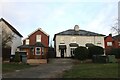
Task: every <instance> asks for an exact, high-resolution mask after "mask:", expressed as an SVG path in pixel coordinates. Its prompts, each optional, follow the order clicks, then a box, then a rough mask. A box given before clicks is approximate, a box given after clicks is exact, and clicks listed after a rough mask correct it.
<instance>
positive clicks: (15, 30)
mask: <svg viewBox="0 0 120 80" xmlns="http://www.w3.org/2000/svg"><path fill="white" fill-rule="evenodd" d="M1 21H3V22H5V24H6V25H8V27H9V28H10V29H11V30H12V31H13V32H14V33H16V34H17V35H19V36H20V37H23V36H22V35H21V34H20V33H19V32H18V31H17V29H15V28H14V27H13V26H12V25H11V24H10V23H8V22H7V21H6V20H5V19H3V18H1V19H0V22H1Z"/></svg>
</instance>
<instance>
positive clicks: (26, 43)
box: [18, 28, 49, 63]
mask: <svg viewBox="0 0 120 80" xmlns="http://www.w3.org/2000/svg"><path fill="white" fill-rule="evenodd" d="M48 47H49V35H48V34H47V33H46V32H44V31H43V30H42V29H41V28H38V29H37V30H35V31H34V32H32V33H31V34H30V35H28V37H27V38H25V39H24V40H23V45H21V46H19V47H18V48H19V49H20V51H25V52H27V59H46V58H47V53H48ZM33 63H34V61H33ZM38 63H39V62H38Z"/></svg>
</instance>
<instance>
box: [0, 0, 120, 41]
mask: <svg viewBox="0 0 120 80" xmlns="http://www.w3.org/2000/svg"><path fill="white" fill-rule="evenodd" d="M118 1H119V0H64V1H62V0H21V1H18V0H4V1H1V2H0V17H3V18H4V19H5V20H6V21H8V22H9V23H10V24H11V25H13V27H15V28H16V29H17V30H18V31H19V32H20V33H21V34H22V35H23V36H24V37H23V39H24V38H26V37H27V36H28V35H29V34H30V33H31V32H33V31H34V30H36V29H38V28H42V30H44V31H45V32H46V33H48V34H49V35H50V41H51V40H52V39H53V36H54V34H56V33H58V32H61V31H65V30H67V29H73V28H74V25H76V24H77V25H79V27H80V29H83V30H87V31H92V32H97V33H100V34H104V35H108V34H109V33H111V26H113V25H114V24H115V23H116V21H117V19H118Z"/></svg>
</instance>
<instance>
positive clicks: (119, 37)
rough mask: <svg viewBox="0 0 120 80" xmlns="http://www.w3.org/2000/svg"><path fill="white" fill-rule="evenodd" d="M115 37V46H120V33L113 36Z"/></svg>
mask: <svg viewBox="0 0 120 80" xmlns="http://www.w3.org/2000/svg"><path fill="white" fill-rule="evenodd" d="M113 39H114V48H120V34H119V35H116V36H113Z"/></svg>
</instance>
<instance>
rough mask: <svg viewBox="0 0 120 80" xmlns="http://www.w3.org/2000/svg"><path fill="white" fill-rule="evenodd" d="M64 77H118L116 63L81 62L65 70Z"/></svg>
mask: <svg viewBox="0 0 120 80" xmlns="http://www.w3.org/2000/svg"><path fill="white" fill-rule="evenodd" d="M63 77H64V78H118V63H106V64H95V63H83V64H77V65H74V66H73V67H72V69H71V70H69V71H65V72H64V74H63Z"/></svg>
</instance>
